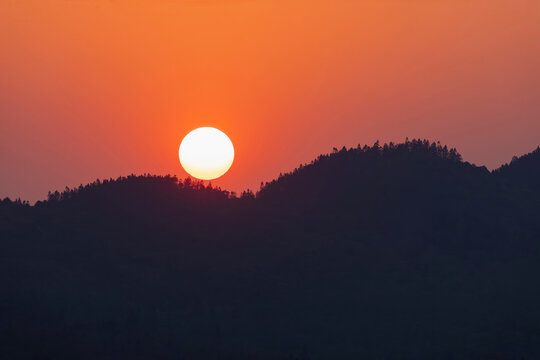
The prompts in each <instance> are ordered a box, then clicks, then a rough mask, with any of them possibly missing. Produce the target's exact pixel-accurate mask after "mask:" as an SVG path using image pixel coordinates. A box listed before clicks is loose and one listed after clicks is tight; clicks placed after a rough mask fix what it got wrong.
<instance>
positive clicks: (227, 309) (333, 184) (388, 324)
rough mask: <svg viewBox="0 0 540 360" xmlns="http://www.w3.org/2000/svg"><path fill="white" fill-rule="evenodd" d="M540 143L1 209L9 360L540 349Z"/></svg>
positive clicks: (440, 355)
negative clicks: (491, 160) (497, 152)
mask: <svg viewBox="0 0 540 360" xmlns="http://www.w3.org/2000/svg"><path fill="white" fill-rule="evenodd" d="M539 157H540V152H539V150H538V149H537V150H535V151H534V152H532V153H531V154H528V155H525V156H523V157H521V158H515V159H514V160H513V161H512V162H511V163H510V164H507V165H504V166H502V167H501V168H500V169H497V170H495V171H493V172H490V171H488V170H487V169H486V168H485V167H477V166H475V165H472V164H469V163H467V162H463V160H462V158H461V156H460V155H459V153H458V152H457V151H456V150H455V149H448V148H447V147H446V146H441V145H440V144H436V143H430V142H428V141H426V140H412V141H408V140H407V141H406V142H404V143H401V144H392V143H390V144H384V145H380V144H379V143H378V142H377V143H375V144H374V145H373V146H371V147H368V146H364V147H358V148H354V149H346V148H343V149H341V150H338V149H334V152H333V153H331V154H327V155H321V156H319V157H318V158H317V159H315V160H314V161H313V162H311V163H310V164H307V165H302V166H300V167H299V168H297V169H295V170H294V171H293V172H291V173H288V174H285V175H281V176H280V177H279V178H278V179H276V180H274V181H272V182H269V183H266V184H262V186H261V189H260V190H259V191H258V192H257V193H256V194H253V193H252V192H251V191H246V192H244V193H242V194H240V196H236V194H234V193H230V192H227V191H224V190H221V189H219V188H213V187H212V186H209V185H204V184H203V183H201V182H197V181H194V180H192V179H184V180H179V179H177V178H176V177H172V176H151V175H145V176H134V175H132V176H128V177H121V178H118V179H115V180H113V179H110V180H104V181H96V182H94V183H92V184H89V185H86V186H80V187H78V188H76V189H65V191H63V192H53V193H50V194H49V196H48V199H47V200H46V201H42V202H38V203H36V204H35V205H34V206H30V205H29V204H28V203H26V202H23V201H20V200H17V201H11V200H9V199H5V200H3V201H1V202H0V238H1V239H2V240H1V241H0V266H1V271H0V284H1V285H2V296H1V298H0V319H1V320H0V339H2V340H0V342H1V343H2V351H1V353H0V359H73V358H78V359H98V358H99V359H124V358H129V359H149V358H152V359H537V358H540V341H539V340H540V325H539V324H540V309H539V308H538V305H537V304H538V303H540V286H539V285H538V277H539V276H540V262H538V258H539V255H540V246H539V239H540V226H539V223H540V221H539V220H540V219H539V218H540V209H539V201H538V200H539V199H540V197H539V191H540V189H539V185H540V181H539V179H540V177H539V175H538V174H539V169H540V165H539Z"/></svg>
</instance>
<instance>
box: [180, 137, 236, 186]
mask: <svg viewBox="0 0 540 360" xmlns="http://www.w3.org/2000/svg"><path fill="white" fill-rule="evenodd" d="M178 155H179V157H180V163H181V164H182V167H183V168H184V170H186V172H187V173H188V174H190V175H191V176H193V177H195V178H197V179H201V180H212V179H216V178H218V177H220V176H222V175H223V174H225V173H226V172H227V171H228V170H229V168H230V167H231V165H232V163H233V160H234V147H233V144H232V142H231V140H230V139H229V137H228V136H227V135H225V133H224V132H223V131H221V130H218V129H216V128H213V127H201V128H198V129H195V130H193V131H191V132H190V133H189V134H187V135H186V136H185V137H184V139H183V140H182V143H181V144H180V149H179V150H178Z"/></svg>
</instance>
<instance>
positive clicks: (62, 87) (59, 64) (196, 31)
mask: <svg viewBox="0 0 540 360" xmlns="http://www.w3.org/2000/svg"><path fill="white" fill-rule="evenodd" d="M200 126H215V127H217V128H219V129H221V130H223V131H224V132H226V133H227V134H228V135H229V136H230V138H231V140H232V141H233V143H234V145H235V148H236V159H235V163H234V164H233V166H232V168H231V170H230V171H229V173H227V174H226V175H225V176H223V177H222V178H221V179H218V180H216V181H213V183H214V184H217V185H219V186H222V187H224V188H227V189H230V190H236V191H239V190H242V189H245V188H247V187H250V188H252V189H254V190H256V189H258V186H259V183H260V182H261V181H267V180H270V179H272V178H274V177H276V176H277V175H279V173H280V172H286V171H289V170H292V169H293V168H294V167H296V166H297V165H299V164H300V163H303V162H308V161H310V160H311V159H313V158H314V157H316V156H317V155H318V154H320V153H327V152H329V151H331V149H332V147H334V146H335V147H341V146H343V145H346V146H355V145H357V144H359V143H360V144H365V143H368V144H372V143H373V142H374V141H375V140H377V139H379V140H381V141H395V142H398V141H403V140H404V139H405V137H406V136H408V137H410V138H416V137H421V138H428V139H430V140H433V141H437V140H439V141H441V142H442V143H444V144H448V145H449V146H452V147H457V148H458V150H459V151H460V152H461V153H462V155H463V156H464V158H465V160H468V161H470V162H473V163H476V164H478V165H486V166H487V167H489V168H494V167H497V166H499V165H500V164H502V163H504V162H507V161H509V160H510V159H511V157H512V156H513V155H515V154H518V155H519V154H523V153H525V152H529V151H531V150H533V149H534V148H536V146H538V145H540V1H538V0H505V1H502V0H484V1H479V0H410V1H409V0H395V1H392V0H362V1H360V0H359V1H355V0H325V1H323V0H272V1H271V0H200V1H199V0H189V1H181V0H138V1H136V0H129V1H128V0H124V1H115V0H35V1H33V0H0V134H1V136H2V139H1V142H0V169H1V170H0V197H4V196H10V197H19V196H20V197H22V198H23V199H28V200H37V199H40V198H44V197H45V196H46V194H47V191H48V190H55V189H63V188H64V187H65V186H66V185H67V186H75V185H79V184H81V183H87V182H90V181H93V180H95V179H96V178H109V177H116V176H119V175H127V174H130V173H136V174H140V173H146V172H147V173H158V174H167V173H170V174H177V175H178V176H180V177H184V176H185V173H184V172H183V170H182V168H181V166H180V163H179V161H178V146H179V145H180V141H181V139H182V137H183V136H184V135H185V134H186V133H187V132H189V131H190V130H192V129H194V128H196V127H200Z"/></svg>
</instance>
